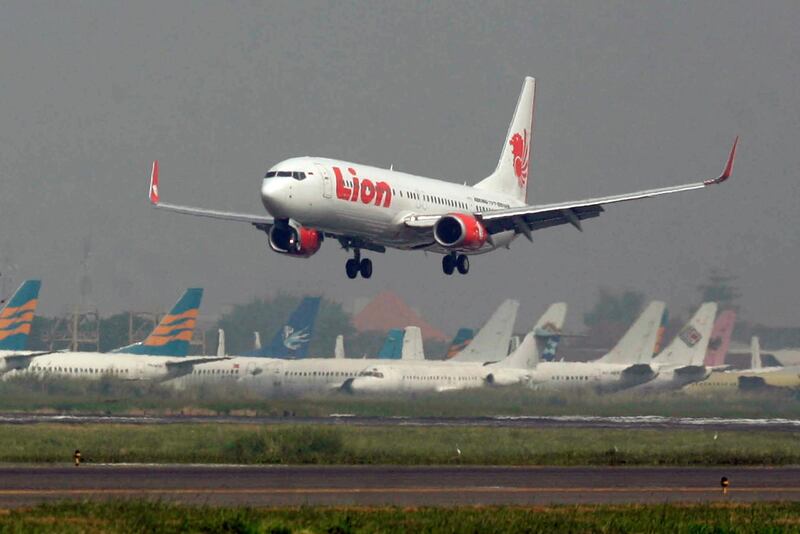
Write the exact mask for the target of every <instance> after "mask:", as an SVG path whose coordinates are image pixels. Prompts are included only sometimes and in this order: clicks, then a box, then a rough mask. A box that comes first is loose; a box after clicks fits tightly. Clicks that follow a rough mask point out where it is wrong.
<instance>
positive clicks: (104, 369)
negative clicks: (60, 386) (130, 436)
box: [4, 352, 191, 380]
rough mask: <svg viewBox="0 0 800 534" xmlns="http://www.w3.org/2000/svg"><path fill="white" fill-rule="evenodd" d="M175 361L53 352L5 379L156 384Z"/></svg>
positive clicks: (115, 355)
mask: <svg viewBox="0 0 800 534" xmlns="http://www.w3.org/2000/svg"><path fill="white" fill-rule="evenodd" d="M188 359H191V358H188ZM176 360H181V358H176V357H169V356H143V355H138V354H104V353H98V352H56V353H53V354H46V355H43V356H36V357H34V358H33V359H32V360H31V362H30V365H29V366H28V367H27V368H25V369H19V370H15V371H11V372H9V373H7V374H6V375H4V377H11V376H19V375H25V374H28V375H36V376H42V377H48V376H61V377H72V378H83V379H89V380H99V379H100V378H102V377H103V376H113V377H116V378H122V379H126V380H157V379H163V378H165V377H166V376H167V375H168V369H167V362H174V361H176Z"/></svg>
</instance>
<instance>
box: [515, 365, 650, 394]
mask: <svg viewBox="0 0 800 534" xmlns="http://www.w3.org/2000/svg"><path fill="white" fill-rule="evenodd" d="M630 367H631V366H630V365H629V364H616V363H596V362H540V363H538V364H537V365H536V368H535V369H533V370H531V371H530V385H531V387H534V388H536V389H576V388H586V387H593V388H596V389H615V388H622V387H626V386H632V385H634V384H631V383H629V382H628V380H629V379H628V377H626V375H625V373H624V371H625V370H626V369H628V368H630ZM646 378H647V379H648V380H649V379H651V378H652V375H648V376H647V377H646Z"/></svg>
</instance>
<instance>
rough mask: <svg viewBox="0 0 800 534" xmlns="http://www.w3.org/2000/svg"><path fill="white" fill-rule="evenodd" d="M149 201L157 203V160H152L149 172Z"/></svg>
mask: <svg viewBox="0 0 800 534" xmlns="http://www.w3.org/2000/svg"><path fill="white" fill-rule="evenodd" d="M149 194H150V202H151V203H153V204H158V200H159V198H158V160H155V161H154V162H153V170H152V171H151V172H150V192H149Z"/></svg>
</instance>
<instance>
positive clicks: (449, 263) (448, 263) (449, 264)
mask: <svg viewBox="0 0 800 534" xmlns="http://www.w3.org/2000/svg"><path fill="white" fill-rule="evenodd" d="M455 268H456V260H455V258H453V256H452V255H450V254H448V255H447V256H444V257H443V258H442V271H443V272H444V274H446V275H448V276H449V275H451V274H453V271H454V270H455Z"/></svg>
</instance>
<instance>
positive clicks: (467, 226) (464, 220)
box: [433, 213, 488, 250]
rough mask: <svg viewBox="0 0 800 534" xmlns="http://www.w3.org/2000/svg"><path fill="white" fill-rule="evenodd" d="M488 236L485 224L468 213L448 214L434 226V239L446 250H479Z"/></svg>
mask: <svg viewBox="0 0 800 534" xmlns="http://www.w3.org/2000/svg"><path fill="white" fill-rule="evenodd" d="M487 236H488V234H487V233H486V228H484V226H483V224H482V223H481V222H480V221H479V220H478V219H476V218H475V217H473V216H472V215H469V214H467V213H448V214H447V215H445V216H444V217H442V218H440V219H439V220H438V221H436V224H435V225H434V226H433V238H434V239H435V240H436V242H437V243H439V244H440V245H441V246H443V247H445V248H454V249H455V248H457V249H463V250H478V249H479V248H481V247H482V246H483V245H484V243H486V238H487Z"/></svg>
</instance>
